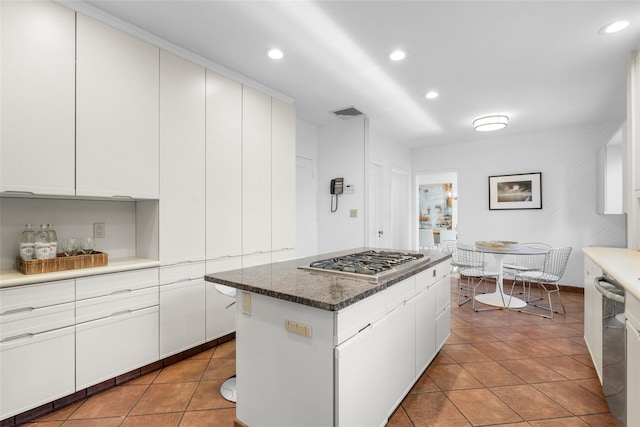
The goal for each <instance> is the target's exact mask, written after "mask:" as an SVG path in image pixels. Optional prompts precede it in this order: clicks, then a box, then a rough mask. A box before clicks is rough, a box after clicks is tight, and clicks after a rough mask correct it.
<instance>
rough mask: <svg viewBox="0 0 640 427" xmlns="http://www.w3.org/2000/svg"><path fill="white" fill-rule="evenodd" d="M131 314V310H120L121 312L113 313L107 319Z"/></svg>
mask: <svg viewBox="0 0 640 427" xmlns="http://www.w3.org/2000/svg"><path fill="white" fill-rule="evenodd" d="M131 313H132V311H131V310H122V311H118V312H116V313H113V314H112V315H111V316H109V317H117V316H122V315H125V314H131Z"/></svg>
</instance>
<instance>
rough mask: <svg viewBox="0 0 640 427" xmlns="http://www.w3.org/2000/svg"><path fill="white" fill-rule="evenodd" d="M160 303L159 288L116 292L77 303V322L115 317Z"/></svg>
mask: <svg viewBox="0 0 640 427" xmlns="http://www.w3.org/2000/svg"><path fill="white" fill-rule="evenodd" d="M157 305H158V288H157V287H153V288H145V289H138V290H135V291H122V292H115V293H113V294H111V295H105V296H102V297H98V298H91V299H86V300H82V301H78V302H77V303H76V323H84V322H88V321H91V320H96V319H103V318H105V317H115V316H118V315H121V314H127V313H129V312H132V311H135V310H140V309H142V308H147V307H152V306H157Z"/></svg>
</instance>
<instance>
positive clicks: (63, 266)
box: [16, 252, 108, 274]
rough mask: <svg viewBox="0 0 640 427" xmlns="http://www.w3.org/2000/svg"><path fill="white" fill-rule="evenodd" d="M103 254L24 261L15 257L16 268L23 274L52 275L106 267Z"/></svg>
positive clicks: (105, 256) (105, 255)
mask: <svg viewBox="0 0 640 427" xmlns="http://www.w3.org/2000/svg"><path fill="white" fill-rule="evenodd" d="M107 258H108V257H107V254H106V253H105V252H94V253H92V254H89V255H84V254H82V255H73V256H66V255H64V254H57V256H56V257H55V258H51V259H34V260H24V259H22V258H21V257H19V256H18V257H16V268H17V269H18V271H20V272H21V273H23V274H41V273H52V272H54V271H64V270H77V269H79V268H89V267H101V266H103V265H107V261H108V259H107Z"/></svg>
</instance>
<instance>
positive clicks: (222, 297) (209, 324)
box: [205, 256, 242, 341]
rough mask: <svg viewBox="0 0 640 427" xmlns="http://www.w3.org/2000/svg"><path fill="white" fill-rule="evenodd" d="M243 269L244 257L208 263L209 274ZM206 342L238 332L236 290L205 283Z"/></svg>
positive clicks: (221, 259)
mask: <svg viewBox="0 0 640 427" xmlns="http://www.w3.org/2000/svg"><path fill="white" fill-rule="evenodd" d="M241 267H242V257H239V256H237V257H224V258H220V259H216V260H210V261H207V274H209V273H217V272H220V271H227V270H235V269H238V268H241ZM205 287H206V289H205V294H206V303H205V305H206V309H205V310H206V316H205V317H206V321H205V323H206V326H205V332H206V340H207V341H211V340H214V339H216V338H220V337H223V336H225V335H228V334H230V333H233V332H235V330H236V306H235V302H236V289H235V288H231V287H229V286H224V285H219V284H216V283H212V282H205Z"/></svg>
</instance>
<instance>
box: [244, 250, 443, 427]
mask: <svg viewBox="0 0 640 427" xmlns="http://www.w3.org/2000/svg"><path fill="white" fill-rule="evenodd" d="M449 271H450V270H449V263H448V262H446V261H445V262H442V263H440V264H438V265H436V266H434V267H432V268H430V269H428V270H426V271H424V272H421V273H419V274H417V275H415V276H414V277H410V278H408V279H406V280H403V281H402V282H400V283H396V284H393V285H392V286H389V287H388V288H387V289H385V290H383V291H381V292H378V293H376V294H374V295H371V296H369V297H368V298H365V299H364V300H361V301H359V302H356V303H354V304H352V305H350V306H348V307H346V308H344V309H342V310H339V311H328V310H321V309H319V308H314V307H310V306H307V305H303V304H297V303H294V302H291V301H285V300H281V299H277V298H271V297H267V296H264V295H260V294H256V293H248V299H250V301H251V313H250V315H247V314H245V313H243V311H242V308H241V307H238V305H236V313H237V321H238V325H237V329H238V331H237V338H236V339H237V344H236V354H237V366H236V369H237V377H238V379H237V381H238V382H237V385H238V403H237V406H236V417H237V418H238V420H239V421H241V422H243V423H245V424H247V425H249V426H253V425H256V426H257V425H265V426H279V427H287V426H295V427H299V426H302V425H304V426H307V427H312V426H318V427H326V426H331V425H333V426H334V427H337V426H339V427H360V426H366V427H378V426H384V425H385V424H386V423H387V420H388V417H389V416H390V415H391V414H392V413H393V411H394V410H395V408H396V407H397V405H398V404H399V403H400V402H401V401H402V399H403V398H404V396H406V394H407V393H408V392H409V390H410V389H411V387H412V386H413V385H414V384H415V382H416V381H417V380H418V378H420V375H421V374H422V372H423V371H424V369H425V368H426V366H427V365H428V364H429V362H430V361H431V360H433V358H434V357H435V355H436V354H437V351H438V350H440V348H441V347H442V345H443V343H444V340H445V339H446V337H447V336H448V335H449V326H450V321H449V319H448V317H449V315H450V294H449V292H448V290H449ZM242 294H245V292H244V291H238V295H237V297H236V299H237V301H239V302H240V301H242V298H244V297H245V296H244V295H242ZM292 322H293V325H294V327H293V330H292V327H291V325H292Z"/></svg>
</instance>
